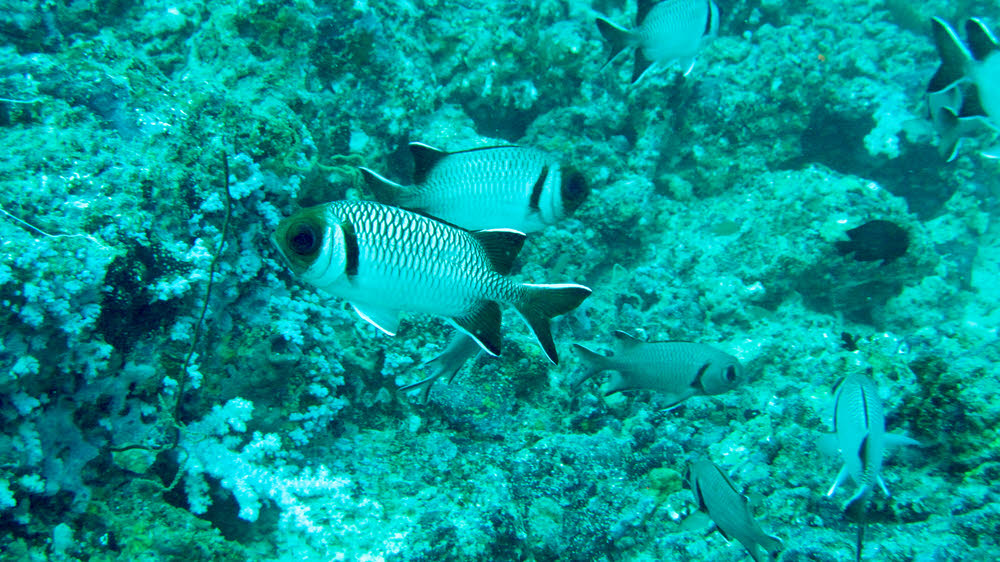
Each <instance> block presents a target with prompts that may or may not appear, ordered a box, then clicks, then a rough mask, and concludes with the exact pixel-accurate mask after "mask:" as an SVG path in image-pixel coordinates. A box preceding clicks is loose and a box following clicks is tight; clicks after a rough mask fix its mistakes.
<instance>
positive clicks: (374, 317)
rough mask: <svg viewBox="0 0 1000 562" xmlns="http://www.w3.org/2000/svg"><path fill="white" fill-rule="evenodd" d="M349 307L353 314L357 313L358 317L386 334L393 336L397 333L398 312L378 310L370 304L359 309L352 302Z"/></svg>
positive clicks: (378, 308)
mask: <svg viewBox="0 0 1000 562" xmlns="http://www.w3.org/2000/svg"><path fill="white" fill-rule="evenodd" d="M351 307H353V308H354V312H357V313H358V316H360V317H362V318H364V319H365V320H367V321H368V322H370V323H371V324H372V326H375V327H376V328H378V329H379V330H382V331H383V332H385V333H386V334H388V335H390V336H395V335H396V332H397V331H399V311H397V310H391V309H386V308H380V307H378V306H377V305H371V304H366V305H364V307H361V306H359V305H358V304H356V303H353V302H352V303H351Z"/></svg>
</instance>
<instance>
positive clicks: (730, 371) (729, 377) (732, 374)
mask: <svg viewBox="0 0 1000 562" xmlns="http://www.w3.org/2000/svg"><path fill="white" fill-rule="evenodd" d="M726 381H727V382H736V367H734V366H732V365H730V366H728V367H726Z"/></svg>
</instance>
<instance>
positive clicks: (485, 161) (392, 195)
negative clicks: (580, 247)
mask: <svg viewBox="0 0 1000 562" xmlns="http://www.w3.org/2000/svg"><path fill="white" fill-rule="evenodd" d="M410 152H411V153H412V154H413V165H414V172H413V179H414V185H412V186H403V185H400V184H398V183H395V182H393V181H391V180H388V179H386V178H384V177H382V176H380V175H379V174H377V173H375V172H374V171H372V170H369V169H368V168H361V172H362V174H363V175H364V177H365V180H366V181H367V183H368V186H369V187H370V188H371V190H372V191H373V192H374V194H375V198H376V199H378V200H379V202H381V203H385V204H387V205H394V206H397V207H403V208H405V209H409V210H411V211H416V212H418V213H421V214H425V215H430V216H432V217H434V218H437V219H440V220H443V221H445V222H447V223H450V224H453V225H455V226H458V227H461V228H465V229H468V230H483V229H490V228H512V229H514V230H520V231H521V232H535V231H537V230H541V229H542V228H544V227H545V226H547V225H550V224H553V223H555V222H556V221H558V220H559V219H561V218H563V217H564V216H566V215H569V214H570V213H572V212H573V211H575V210H576V208H577V207H579V206H580V204H581V203H582V202H583V201H584V199H586V197H587V194H588V188H587V182H586V181H585V180H584V178H583V176H582V175H581V174H580V173H578V172H576V171H573V170H568V169H565V168H562V167H561V166H560V165H559V163H558V162H555V161H553V160H552V159H551V158H549V156H548V155H546V154H545V153H544V152H541V151H539V150H535V149H533V148H525V147H520V146H493V147H483V148H473V149H470V150H461V151H458V152H444V151H442V150H438V149H436V148H433V147H430V146H427V145H426V144H421V143H410Z"/></svg>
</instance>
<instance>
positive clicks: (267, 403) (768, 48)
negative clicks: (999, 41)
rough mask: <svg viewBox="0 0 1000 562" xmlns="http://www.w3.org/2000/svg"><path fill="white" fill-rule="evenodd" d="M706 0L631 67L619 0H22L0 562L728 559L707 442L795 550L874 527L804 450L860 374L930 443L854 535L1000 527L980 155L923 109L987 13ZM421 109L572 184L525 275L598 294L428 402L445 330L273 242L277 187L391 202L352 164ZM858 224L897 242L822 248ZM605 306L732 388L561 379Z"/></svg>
mask: <svg viewBox="0 0 1000 562" xmlns="http://www.w3.org/2000/svg"><path fill="white" fill-rule="evenodd" d="M718 3H719V4H720V6H721V8H722V13H723V20H722V22H721V25H720V36H719V37H718V38H717V39H715V40H714V41H713V42H712V43H711V44H710V45H709V46H708V47H707V48H706V49H704V51H703V52H702V53H701V54H700V55H699V58H698V61H697V64H696V65H695V68H694V70H693V72H692V73H691V74H690V75H689V76H687V77H686V78H685V77H681V76H680V75H679V73H678V72H677V71H676V69H665V70H662V71H658V72H655V73H650V74H649V75H647V76H646V77H645V78H643V80H642V81H641V82H640V83H639V84H637V85H635V86H630V85H629V84H628V82H629V81H628V76H629V75H630V72H631V69H630V68H628V65H624V64H612V65H607V66H603V65H604V62H605V59H606V54H605V52H604V51H603V48H604V46H603V44H602V41H601V38H600V34H599V33H598V30H597V28H596V26H595V25H594V18H595V17H596V16H597V15H605V16H608V17H610V18H612V19H614V20H615V21H623V22H624V21H631V20H632V18H633V14H634V9H635V7H634V4H633V3H631V2H627V3H626V2H607V1H604V0H601V1H596V2H583V1H576V0H574V1H571V2H557V1H555V0H539V1H538V2H499V3H468V2H456V1H453V0H428V1H426V2H408V1H401V2H381V3H379V2H367V1H364V0H359V1H353V2H344V1H339V0H338V1H333V2H327V3H316V2H310V1H305V0H302V1H296V2H292V3H287V2H276V1H273V0H261V1H257V2H249V3H247V2H237V3H231V2H230V3H226V2H217V1H209V2H195V3H182V4H176V3H168V2H162V1H160V0H154V1H151V2H144V3H137V2H110V3H108V2H105V3H93V4H91V3H79V2H69V3H51V2H40V1H39V2H2V3H0V4H2V5H3V8H4V9H2V10H0V36H2V37H3V39H4V41H3V42H2V45H0V57H2V58H3V60H4V61H5V64H3V65H2V68H0V70H2V71H0V135H2V137H3V138H4V147H5V148H4V158H3V159H0V305H2V306H0V324H2V325H3V326H4V329H3V331H2V332H0V428H2V431H0V522H2V529H3V530H2V533H3V536H2V540H0V543H2V546H0V558H2V559H4V560H31V559H54V560H73V559H79V560H89V559H102V560H103V559H122V560H126V559H127V560H134V559H142V558H148V559H153V558H155V559H161V558H179V557H185V558H191V559H197V560H202V559H204V560H209V559H212V560H215V559H274V560H279V559H281V560H283V559H289V560H291V559H296V560H301V559H306V558H310V559H312V558H315V559H339V560H473V559H492V560H622V559H629V560H643V559H649V560H706V561H724V560H742V559H745V557H746V553H745V551H743V550H742V548H741V547H740V546H739V545H738V544H733V545H727V544H726V542H725V540H724V539H723V538H722V537H721V536H720V535H719V534H717V533H715V534H708V533H706V531H707V529H708V526H707V523H706V522H705V520H704V519H699V518H698V516H697V515H695V512H696V510H697V505H696V503H695V501H694V498H693V497H692V496H691V492H690V490H688V489H686V486H685V484H684V482H683V479H682V477H681V474H682V473H683V468H684V465H685V463H686V462H688V461H690V460H692V459H694V458H701V457H707V458H709V459H711V460H712V461H713V462H715V463H716V464H718V465H719V466H720V467H722V468H723V469H724V470H726V471H727V472H728V473H729V474H730V475H731V476H732V478H733V481H734V482H736V483H737V485H738V486H739V487H740V488H741V491H744V492H746V493H747V494H748V495H749V496H750V505H751V508H752V511H753V512H754V515H755V517H757V519H759V520H761V521H763V522H764V527H765V528H766V529H767V530H768V531H769V532H771V533H774V534H776V535H777V536H779V537H781V538H782V540H783V541H784V545H785V552H784V553H783V555H782V559H783V560H785V561H793V560H831V561H834V560H845V561H846V560H853V559H854V551H853V549H854V543H853V541H854V534H853V533H854V527H853V523H852V522H851V521H849V520H848V519H847V518H846V517H845V516H844V514H843V513H842V511H841V504H842V501H843V500H844V497H843V496H841V495H838V496H835V497H834V498H827V497H825V496H824V495H823V493H824V492H825V491H826V489H827V488H828V487H829V485H830V483H831V482H832V480H833V479H834V478H835V476H836V471H837V469H838V461H837V460H835V459H830V458H826V457H824V456H822V455H821V454H820V453H819V452H818V450H817V448H816V447H815V441H816V439H817V438H818V437H819V436H820V435H821V434H822V433H824V432H827V431H829V422H830V413H829V402H830V394H829V390H830V388H832V386H833V385H834V383H835V382H836V381H837V380H838V379H839V378H841V377H842V376H843V375H844V374H846V373H848V372H868V373H870V374H871V377H872V378H873V379H874V380H875V382H876V384H877V385H878V387H879V391H880V397H881V399H882V400H883V402H884V403H885V407H886V414H887V428H888V430H889V431H892V432H905V433H906V434H907V435H909V436H911V437H913V438H915V439H918V440H920V441H921V442H922V443H923V447H921V448H919V449H916V448H911V449H910V450H899V451H893V452H892V453H891V454H890V456H889V457H888V459H887V461H886V463H885V466H884V467H883V476H884V478H885V480H886V484H887V486H888V488H889V490H890V491H891V492H892V496H891V497H887V496H885V495H884V494H882V493H881V492H880V491H877V492H876V493H875V494H874V496H873V501H872V506H871V508H870V514H871V516H870V522H869V528H868V537H869V541H868V544H867V545H866V550H865V551H866V554H865V556H866V558H870V559H884V560H910V559H914V560H992V559H998V558H1000V545H998V544H997V537H996V535H995V532H994V530H995V528H996V527H997V525H998V524H1000V506H998V503H997V502H998V499H1000V498H998V497H997V491H996V486H995V485H994V480H993V477H994V476H996V475H997V474H998V466H1000V465H998V462H1000V443H998V434H997V430H996V428H997V427H998V425H1000V403H998V402H997V401H996V400H995V399H994V396H995V395H996V391H997V388H998V385H1000V381H998V376H1000V375H998V373H1000V371H998V370H997V368H996V364H997V361H998V360H1000V347H998V344H997V332H996V326H997V324H998V321H1000V313H998V312H997V311H998V307H997V306H996V303H997V302H998V299H1000V288H998V285H997V284H996V279H997V275H998V274H1000V271H998V268H1000V265H998V264H1000V259H998V256H1000V236H998V233H997V227H996V226H995V224H994V221H993V220H992V219H993V217H994V216H996V215H997V213H998V211H1000V209H998V204H997V201H998V200H1000V199H998V197H997V195H998V194H1000V181H998V179H997V178H998V177H1000V176H998V174H997V168H996V163H995V162H991V161H985V160H983V159H981V158H980V157H979V156H978V155H977V154H975V152H974V151H963V153H962V154H961V155H960V157H959V158H958V159H957V160H956V161H954V162H952V163H949V164H945V163H944V162H942V161H941V159H940V158H939V157H938V156H937V152H936V149H935V146H934V143H935V142H936V139H935V137H934V134H933V130H932V129H931V128H930V126H929V125H928V124H927V123H926V122H925V121H924V115H925V108H924V105H923V104H924V100H923V92H924V88H925V86H926V82H927V80H928V79H929V77H930V76H931V74H933V72H934V68H935V67H936V65H937V59H936V53H935V51H934V47H933V43H932V41H931V38H930V36H929V27H928V25H927V21H928V20H929V18H930V17H931V16H934V15H938V16H941V17H945V18H947V19H949V20H950V21H960V20H961V19H962V18H965V17H969V16H979V17H983V18H984V19H985V20H987V21H991V22H992V23H994V24H997V23H1000V21H998V20H997V18H1000V12H997V11H996V6H995V5H992V4H989V3H984V2H959V3H946V2H943V1H941V0H935V1H933V2H922V3H908V2H900V1H894V0H890V1H886V2H861V3H858V2H847V1H845V0H840V1H836V2H825V3H824V2H815V1H796V2H784V3H782V2H774V1H768V0H765V1H762V2H758V1H748V0H733V1H728V2H723V1H719V2H718ZM993 27H994V29H996V28H998V27H1000V25H994V26H993ZM410 141H422V142H427V143H429V144H434V145H437V146H440V147H441V148H444V149H449V150H454V149H460V148H468V147H471V146H483V145H485V144H490V143H495V142H497V141H501V142H508V143H517V144H524V145H530V146H535V147H538V148H540V149H543V150H546V151H549V152H551V153H552V154H555V155H558V156H559V157H560V158H561V159H563V160H565V161H566V162H567V163H571V164H572V165H573V166H574V167H576V168H577V169H578V170H580V171H582V172H583V173H584V174H585V175H586V177H587V178H588V180H589V182H590V183H591V185H592V186H593V191H592V193H591V194H590V197H589V199H588V200H587V202H585V203H584V205H583V206H582V207H581V208H580V209H578V210H577V212H576V213H575V214H574V215H573V216H572V217H571V218H569V219H568V220H565V221H564V222H563V223H561V224H560V225H558V226H554V227H549V228H547V229H546V230H544V231H542V232H539V233H534V234H532V235H531V237H530V238H529V239H528V241H527V244H526V246H525V248H524V249H523V251H522V252H521V255H520V257H519V259H518V262H517V264H516V266H515V272H514V274H515V275H516V277H517V278H518V279H520V280H523V281H526V282H542V281H546V280H548V281H551V280H566V281H574V282H579V283H584V284H586V285H588V286H590V287H591V288H593V289H594V293H593V295H592V296H591V297H590V299H589V300H588V301H587V302H586V303H585V304H584V306H583V307H582V308H581V309H579V310H577V311H575V312H573V313H572V314H569V315H567V316H565V317H562V318H560V319H558V320H557V321H555V322H554V323H553V333H554V335H555V339H556V342H557V344H558V345H559V347H560V353H561V355H560V357H561V359H562V360H561V363H560V364H559V365H550V364H549V363H548V362H547V361H546V359H545V357H544V354H543V353H542V351H541V350H540V349H539V347H538V345H537V344H536V342H535V341H534V338H533V337H532V336H531V334H530V333H529V331H528V330H527V329H525V328H524V327H523V326H522V325H521V324H520V323H519V321H518V320H517V318H516V317H515V315H514V314H513V313H512V312H509V311H508V312H507V313H506V314H507V315H508V316H507V317H506V318H505V319H504V352H503V356H502V357H500V358H491V357H479V358H477V359H475V360H474V361H469V362H468V364H467V365H466V367H465V368H463V370H462V371H461V372H460V374H459V376H458V377H457V378H456V379H455V380H454V382H453V383H451V384H448V385H445V384H439V385H437V386H435V388H434V391H433V393H432V394H431V399H430V401H429V403H428V404H421V403H419V401H418V400H416V399H414V398H413V397H410V396H407V395H405V394H404V393H397V392H396V387H397V386H398V385H401V384H406V383H411V382H414V381H417V380H420V379H422V378H424V377H425V376H426V372H425V370H424V369H423V368H422V364H423V362H424V361H426V360H428V359H430V358H431V357H433V356H435V355H436V354H437V353H438V352H439V351H440V350H441V349H442V348H443V347H444V346H445V345H446V342H447V338H448V333H449V331H450V329H449V328H448V327H447V326H446V324H445V323H444V322H442V321H440V320H437V319H433V318H430V317H422V316H417V315H410V316H406V317H404V319H403V322H402V325H401V329H400V332H399V334H398V335H397V336H396V337H394V338H390V337H388V336H385V335H384V334H382V333H381V332H379V331H378V330H376V329H375V328H373V327H372V326H370V325H368V324H367V323H364V322H362V321H359V320H358V319H357V317H356V316H355V315H354V313H353V311H351V310H350V308H349V307H348V306H347V305H346V303H344V302H342V301H339V300H336V299H331V298H329V297H327V296H326V295H323V294H321V293H318V292H316V291H314V290H312V289H310V288H308V287H307V286H305V285H304V284H303V283H300V282H299V281H298V280H296V279H294V278H293V277H292V275H291V274H290V273H289V272H287V271H286V269H285V267H284V265H283V264H282V263H280V261H279V260H278V257H277V254H276V253H275V252H274V250H273V249H272V247H271V243H270V240H269V237H270V235H271V232H272V231H273V229H274V227H275V225H276V224H277V223H278V221H279V220H280V219H281V218H282V217H283V216H287V215H289V214H290V213H291V212H292V211H293V210H295V209H297V208H298V207H299V206H305V205H310V204H314V203H318V202H322V201H329V200H333V199H339V198H358V197H367V196H369V194H368V193H366V191H365V187H364V186H363V183H362V182H361V181H360V178H359V176H358V174H357V172H356V167H357V166H358V165H366V166H368V167H371V168H373V169H377V170H384V171H385V173H386V175H387V176H388V177H391V178H394V179H399V180H400V181H404V180H406V179H408V178H409V177H410V173H411V166H412V163H411V162H410V161H409V156H408V150H407V149H406V144H407V142H410ZM224 154H225V155H228V163H229V166H228V172H229V173H228V177H227V173H226V169H227V168H226V167H225V166H224V164H223V155H224ZM227 186H228V187H227ZM227 219H228V223H227ZM875 219H881V220H889V221H892V222H894V223H896V224H898V225H900V226H901V227H903V228H905V229H906V230H907V232H908V233H909V237H910V245H909V248H908V250H907V252H906V254H905V255H903V256H902V257H900V258H899V259H896V260H894V261H892V262H891V263H887V264H884V265H883V264H881V263H880V262H859V261H856V260H853V259H851V258H850V257H849V256H848V257H845V256H841V255H838V253H837V252H836V251H835V242H836V241H838V240H844V239H846V235H845V234H844V233H845V232H846V231H847V230H849V229H851V228H854V227H856V226H859V225H861V224H864V223H866V222H868V221H870V220H875ZM224 225H225V228H224ZM213 264H214V265H213ZM210 282H211V287H212V288H211V291H209V290H208V288H209V284H210ZM202 311H204V314H201V313H202ZM615 329H622V330H626V331H628V332H630V333H633V334H636V335H638V336H640V337H642V338H643V339H649V340H664V339H685V340H697V341H701V342H705V343H709V344H711V345H713V346H716V347H719V348H720V349H723V350H725V351H726V352H728V353H731V354H732V355H734V356H736V357H738V358H739V359H740V360H741V362H742V363H743V365H744V366H745V368H746V370H747V373H748V375H749V380H748V381H747V382H746V383H745V384H744V385H743V386H741V387H740V388H739V389H737V390H734V391H732V392H729V393H727V394H724V395H720V396H716V397H706V396H698V397H695V398H692V399H690V400H688V401H686V402H684V404H682V405H681V406H680V407H678V408H675V409H673V410H669V411H664V408H665V407H666V406H667V404H666V403H665V400H664V398H663V397H662V396H659V395H657V394H656V393H653V392H649V391H642V392H634V393H624V394H619V395H615V396H609V397H604V396H601V393H600V390H599V389H600V382H601V381H600V380H595V381H593V382H591V383H587V384H585V385H583V386H582V387H581V388H580V389H577V390H574V389H571V387H570V384H569V382H570V381H571V380H573V379H574V378H575V377H576V376H578V375H579V374H580V372H581V370H582V368H583V367H582V365H580V363H579V362H578V360H577V359H576V358H575V357H574V356H573V354H572V353H570V352H569V344H570V343H571V342H581V343H585V344H587V345H588V347H594V348H595V349H601V350H603V349H606V348H607V347H610V344H611V338H610V334H611V332H612V331H613V330H615ZM196 334H197V335H196Z"/></svg>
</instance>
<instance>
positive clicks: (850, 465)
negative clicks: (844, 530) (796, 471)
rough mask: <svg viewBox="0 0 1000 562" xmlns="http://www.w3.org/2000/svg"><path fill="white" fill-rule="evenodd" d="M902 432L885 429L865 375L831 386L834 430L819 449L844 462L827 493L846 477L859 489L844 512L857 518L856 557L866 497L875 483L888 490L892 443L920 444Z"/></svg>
mask: <svg viewBox="0 0 1000 562" xmlns="http://www.w3.org/2000/svg"><path fill="white" fill-rule="evenodd" d="M919 444H920V443H918V442H917V441H914V440H913V439H910V438H909V437H904V436H902V435H893V434H889V433H886V432H885V413H884V411H883V409H882V401H881V400H880V399H879V397H878V389H877V388H876V386H875V382H874V381H872V379H870V378H868V377H867V376H865V375H862V374H859V373H852V374H850V375H847V376H846V377H844V379H843V380H841V381H840V382H839V383H838V384H837V386H836V387H835V388H834V403H833V433H831V434H827V435H824V436H823V438H822V439H821V440H820V448H821V449H822V450H824V451H825V452H827V453H829V454H838V453H839V456H840V458H841V459H842V460H843V461H844V465H843V466H842V467H841V469H840V473H839V474H837V479H836V480H835V481H834V483H833V486H831V487H830V490H829V491H828V492H827V494H826V495H827V496H832V495H833V493H834V492H835V491H836V490H837V487H838V486H840V485H841V484H843V483H844V482H845V481H846V480H847V478H848V476H849V477H850V478H851V479H852V480H854V482H856V483H857V484H858V486H860V487H859V489H858V491H857V492H855V494H854V496H852V497H851V499H850V500H849V501H848V502H847V504H846V506H845V508H844V509H845V511H846V512H847V513H848V514H849V515H852V516H854V517H856V518H857V519H858V538H857V558H858V559H859V560H860V559H861V549H862V546H863V542H864V528H865V523H866V512H867V503H868V498H869V496H871V493H872V490H873V489H874V487H875V484H876V483H877V484H878V485H879V487H881V488H882V491H883V492H885V495H887V496H888V495H889V490H888V489H887V488H886V486H885V482H883V481H882V475H881V471H882V460H883V458H884V457H885V451H886V449H887V448H888V447H889V446H892V445H919Z"/></svg>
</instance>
